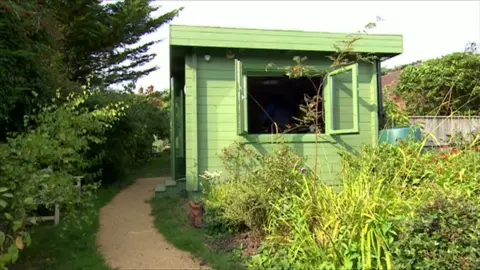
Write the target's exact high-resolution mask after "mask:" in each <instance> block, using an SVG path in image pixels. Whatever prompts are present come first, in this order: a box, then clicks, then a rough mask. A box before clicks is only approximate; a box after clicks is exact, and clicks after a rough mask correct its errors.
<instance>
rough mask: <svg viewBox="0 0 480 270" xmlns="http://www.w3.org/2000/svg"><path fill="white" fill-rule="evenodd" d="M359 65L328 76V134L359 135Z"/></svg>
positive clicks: (326, 92) (326, 109) (326, 108)
mask: <svg viewBox="0 0 480 270" xmlns="http://www.w3.org/2000/svg"><path fill="white" fill-rule="evenodd" d="M357 78H358V64H353V65H349V66H345V67H342V68H339V69H337V70H334V71H332V72H330V73H329V74H328V78H327V85H326V87H325V94H324V98H325V112H326V113H325V130H326V133H327V134H345V133H357V132H358V131H359V130H358V80H357Z"/></svg>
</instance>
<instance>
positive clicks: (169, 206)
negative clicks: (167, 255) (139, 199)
mask: <svg viewBox="0 0 480 270" xmlns="http://www.w3.org/2000/svg"><path fill="white" fill-rule="evenodd" d="M187 202H188V201H187V199H185V198H182V197H164V198H160V199H157V200H153V201H152V206H153V215H154V217H155V227H156V228H157V229H158V230H159V231H160V232H161V233H162V234H163V235H164V237H165V238H166V239H167V241H169V242H170V243H172V244H173V245H174V246H175V247H177V248H178V249H181V250H185V251H188V252H190V253H191V254H192V255H194V256H196V257H198V258H200V259H201V260H203V261H205V262H206V263H207V264H208V265H209V266H210V267H212V268H213V269H217V270H223V269H225V270H236V269H246V267H245V266H244V265H243V264H242V260H241V256H240V255H239V252H235V250H230V251H222V250H219V249H213V248H210V247H209V246H207V245H206V242H207V240H208V236H207V234H206V231H205V229H197V228H194V227H193V226H191V225H190V222H189V218H188V208H187Z"/></svg>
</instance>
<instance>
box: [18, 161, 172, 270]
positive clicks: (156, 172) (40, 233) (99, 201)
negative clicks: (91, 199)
mask: <svg viewBox="0 0 480 270" xmlns="http://www.w3.org/2000/svg"><path fill="white" fill-rule="evenodd" d="M169 164H170V162H169V155H168V154H163V155H160V156H159V157H156V158H154V159H152V160H151V161H150V162H148V163H146V164H144V165H143V166H142V167H141V168H138V169H136V170H133V171H132V172H130V173H129V174H128V175H127V176H126V177H125V179H122V180H121V181H118V182H117V183H115V184H112V185H109V186H108V187H103V188H101V189H99V191H98V194H97V198H96V201H95V211H92V212H91V213H86V214H85V216H84V217H85V218H86V219H87V220H91V221H92V222H87V221H81V222H80V224H81V226H79V227H78V228H77V227H67V226H65V224H63V226H62V224H60V225H59V226H57V227H54V226H52V225H50V224H48V223H45V225H42V226H39V227H37V228H35V229H34V231H33V233H32V245H31V246H30V247H28V248H26V249H25V250H24V251H22V252H20V256H19V260H18V261H17V262H16V263H15V264H14V265H11V266H10V267H9V268H10V269H13V270H37V269H38V270H40V269H42V270H43V269H49V270H57V269H58V270H60V269H62V270H65V269H68V270H77V269H78V270H80V269H85V270H87V269H88V270H104V269H105V270H109V269H110V267H108V266H107V265H106V264H105V261H104V259H103V257H102V255H101V254H100V253H99V251H98V249H97V244H96V233H97V229H98V226H99V219H98V213H99V210H100V208H101V207H102V206H104V205H105V204H107V203H108V202H109V201H110V200H111V199H113V197H114V196H115V195H116V194H117V193H118V192H119V191H120V190H121V189H123V188H125V187H127V186H128V185H130V184H132V183H134V181H135V179H137V178H142V177H155V176H160V175H167V174H168V173H169V169H170V166H169ZM60 222H61V221H60Z"/></svg>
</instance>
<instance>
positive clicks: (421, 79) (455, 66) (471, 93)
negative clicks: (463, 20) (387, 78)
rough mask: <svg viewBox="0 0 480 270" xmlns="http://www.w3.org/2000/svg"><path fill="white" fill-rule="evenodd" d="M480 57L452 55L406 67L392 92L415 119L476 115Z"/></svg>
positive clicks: (471, 54)
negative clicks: (433, 116) (421, 116)
mask: <svg viewBox="0 0 480 270" xmlns="http://www.w3.org/2000/svg"><path fill="white" fill-rule="evenodd" d="M479 70H480V54H478V53H473V52H464V53H453V54H449V55H445V56H443V57H440V58H437V59H431V60H427V61H424V62H423V63H422V64H421V65H418V66H408V67H406V68H405V69H404V70H403V71H402V74H401V75H400V79H399V82H398V84H397V87H396V89H395V92H396V93H397V94H398V95H400V96H401V97H402V99H404V100H405V102H406V105H407V112H408V113H409V114H416V115H429V114H430V115H431V114H433V115H450V114H451V113H452V112H455V113H457V114H462V113H468V112H470V111H471V112H477V111H478V107H479V104H480V100H479V98H478V96H479V93H480V92H479V91H480V81H479V78H480V71H479Z"/></svg>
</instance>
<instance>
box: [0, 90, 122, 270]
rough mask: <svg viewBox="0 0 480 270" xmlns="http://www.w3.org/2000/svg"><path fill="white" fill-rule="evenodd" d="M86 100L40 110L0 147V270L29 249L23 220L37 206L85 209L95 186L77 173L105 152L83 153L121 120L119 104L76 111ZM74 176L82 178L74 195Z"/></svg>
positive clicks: (65, 210) (72, 101)
mask: <svg viewBox="0 0 480 270" xmlns="http://www.w3.org/2000/svg"><path fill="white" fill-rule="evenodd" d="M88 96H89V94H85V95H82V96H80V97H75V98H73V97H72V96H70V97H69V98H68V102H67V103H64V104H63V105H60V106H55V105H52V106H48V107H44V108H42V110H41V112H40V113H39V114H38V115H34V116H31V117H25V118H26V119H25V120H26V121H25V123H31V122H33V123H34V125H27V127H26V129H27V132H25V133H20V134H13V135H12V136H11V137H10V138H9V139H8V141H7V143H6V144H3V145H1V146H0V147H1V151H0V164H1V166H0V211H1V216H0V219H1V228H0V243H1V246H0V247H1V254H0V268H3V267H4V266H5V265H6V264H7V263H11V262H15V260H16V259H17V258H18V254H19V250H21V249H23V248H24V246H25V245H29V243H30V241H31V239H30V236H29V234H28V230H29V228H30V227H31V225H32V223H31V222H30V221H29V220H28V218H29V217H31V216H32V214H33V211H34V210H35V209H36V208H37V206H38V205H37V204H45V203H46V204H47V206H49V207H52V205H51V204H49V203H51V202H56V203H59V204H61V205H62V208H63V213H64V214H67V215H68V213H71V212H72V211H70V210H73V209H79V208H83V207H87V206H90V203H91V199H92V196H93V194H94V193H93V191H94V190H95V189H96V188H97V186H98V185H97V184H95V183H93V182H91V181H89V179H91V176H92V175H84V174H83V171H86V170H88V169H90V168H92V166H94V165H95V163H96V162H97V161H98V160H101V159H102V158H103V155H104V154H105V152H103V151H98V152H97V153H96V155H95V157H91V156H89V149H90V147H91V146H93V145H101V144H103V143H104V142H105V141H106V137H105V134H106V131H107V130H108V129H110V128H111V127H112V125H113V124H114V123H115V122H116V121H118V119H119V117H122V113H123V110H124V105H123V104H122V103H115V104H111V105H109V106H106V107H104V108H102V109H97V110H93V111H89V110H87V109H86V108H82V107H81V105H82V104H83V103H84V102H85V100H86V99H87V98H88ZM27 120H28V121H27ZM74 176H87V177H86V178H85V181H84V182H83V185H82V190H81V191H80V192H79V190H78V189H77V187H76V185H75V184H76V181H75V180H74V178H73V177H74Z"/></svg>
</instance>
